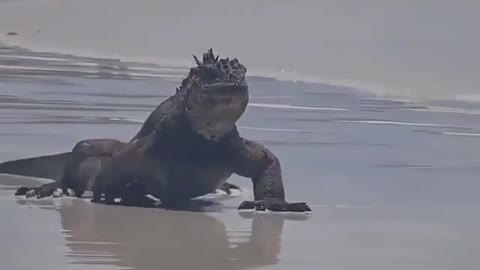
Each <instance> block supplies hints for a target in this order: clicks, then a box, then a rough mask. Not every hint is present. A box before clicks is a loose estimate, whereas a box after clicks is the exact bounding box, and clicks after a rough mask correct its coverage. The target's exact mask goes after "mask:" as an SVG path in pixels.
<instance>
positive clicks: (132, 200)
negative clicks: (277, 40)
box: [0, 49, 311, 212]
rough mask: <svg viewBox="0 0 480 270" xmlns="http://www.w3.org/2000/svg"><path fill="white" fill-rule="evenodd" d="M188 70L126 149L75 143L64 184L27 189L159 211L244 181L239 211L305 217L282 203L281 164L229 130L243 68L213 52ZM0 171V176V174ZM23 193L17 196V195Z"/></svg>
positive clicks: (243, 102) (243, 94) (240, 106)
mask: <svg viewBox="0 0 480 270" xmlns="http://www.w3.org/2000/svg"><path fill="white" fill-rule="evenodd" d="M194 58H195V60H196V62H197V66H196V67H194V68H192V69H190V73H189V75H188V76H187V77H186V78H185V79H184V80H183V81H182V83H181V86H180V87H179V88H177V90H176V92H175V94H174V95H173V96H171V97H170V98H168V99H167V100H165V101H164V102H162V103H161V104H160V105H159V106H158V107H157V108H156V109H155V110H154V111H153V112H152V113H151V114H150V116H149V117H148V118H147V119H146V121H145V122H144V124H143V126H142V128H141V129H140V130H139V132H138V133H137V134H136V135H135V136H134V137H133V138H132V140H131V141H130V142H128V143H122V142H119V141H115V140H109V139H104V140H86V141H82V142H80V143H78V144H77V145H76V147H75V148H74V149H73V151H72V157H71V160H70V162H69V163H68V165H67V166H66V167H65V168H66V170H65V172H64V174H63V180H62V181H60V182H59V183H57V184H55V183H53V184H47V185H44V186H41V187H40V188H37V189H33V190H34V192H35V194H36V195H37V196H40V197H42V196H49V195H51V194H52V193H53V191H54V190H55V189H56V188H57V187H59V186H60V187H61V188H62V189H63V190H65V191H66V190H67V189H68V188H74V189H75V192H78V194H77V196H81V193H83V191H84V190H92V191H93V192H94V199H93V201H95V202H101V199H102V195H104V197H105V201H104V202H105V203H113V199H114V198H116V197H121V198H122V201H123V204H127V205H140V206H141V205H144V204H148V203H149V202H148V201H145V200H144V198H145V196H144V195H145V194H151V195H153V196H155V197H157V198H158V199H160V200H161V202H162V205H164V206H165V207H172V208H177V207H182V205H186V204H188V202H189V200H190V199H192V198H195V197H198V196H202V195H205V194H208V193H210V192H214V191H215V189H217V188H221V187H222V186H223V187H228V186H229V185H230V184H229V183H227V182H226V180H227V179H228V178H229V177H230V176H231V175H232V174H238V175H241V176H243V177H247V178H250V179H251V180H252V183H253V188H254V198H255V201H245V202H243V203H242V204H241V205H240V207H239V208H240V209H246V208H255V209H257V210H266V209H268V210H271V211H300V212H304V211H311V209H310V207H309V206H308V205H307V204H306V203H304V202H299V203H289V202H287V201H286V200H285V191H284V187H283V180H282V172H281V166H280V161H279V160H278V158H277V157H276V156H275V155H274V154H273V153H272V152H271V151H270V150H268V149H267V148H266V147H265V146H263V145H261V144H259V143H256V142H253V141H250V140H247V139H244V138H242V137H241V136H240V135H239V133H238V131H237V127H236V122H237V121H238V119H239V118H240V117H241V115H242V114H243V113H244V111H245V109H246V106H247V103H248V86H247V83H246V81H245V73H246V68H245V67H244V66H243V65H242V64H241V63H240V62H239V61H238V60H237V59H233V60H230V59H228V58H226V59H219V57H218V56H215V55H214V54H213V51H212V49H210V50H209V51H208V52H207V53H205V54H204V55H203V59H202V61H199V60H198V59H197V58H196V57H194ZM1 168H2V164H0V172H2V169H1ZM25 190H28V188H23V190H22V193H24V192H23V191H25Z"/></svg>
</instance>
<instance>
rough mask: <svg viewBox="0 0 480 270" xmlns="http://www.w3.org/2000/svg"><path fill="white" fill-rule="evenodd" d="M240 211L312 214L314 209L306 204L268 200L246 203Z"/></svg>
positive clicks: (242, 204) (241, 205) (241, 206)
mask: <svg viewBox="0 0 480 270" xmlns="http://www.w3.org/2000/svg"><path fill="white" fill-rule="evenodd" d="M238 209H239V210H245V209H249V210H250V209H255V210H257V211H265V210H269V211H273V212H311V211H312V209H311V208H310V206H308V204H307V203H305V202H294V203H288V202H286V201H283V200H279V199H266V200H260V201H244V202H242V203H241V204H240V206H239V207H238Z"/></svg>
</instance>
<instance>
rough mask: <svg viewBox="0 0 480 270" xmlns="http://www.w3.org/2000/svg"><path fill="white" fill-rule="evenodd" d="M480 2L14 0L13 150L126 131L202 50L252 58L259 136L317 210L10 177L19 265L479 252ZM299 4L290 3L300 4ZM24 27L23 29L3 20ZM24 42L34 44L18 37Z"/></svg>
mask: <svg viewBox="0 0 480 270" xmlns="http://www.w3.org/2000/svg"><path fill="white" fill-rule="evenodd" d="M478 10H479V8H478V3H477V2H476V1H457V2H455V3H453V2H449V1H422V2H421V3H420V2H414V1H401V2H396V3H393V2H389V3H387V2H384V1H373V0H368V1H361V2H358V1H342V2H339V1H335V2H334V1H307V0H305V1H299V2H292V1H290V2H289V1H255V2H254V1H242V2H238V1H237V2H234V1H213V0H207V1H202V2H201V3H200V2H198V1H197V2H195V1H175V2H174V1H146V0H145V1H136V2H132V1H123V0H117V1H111V0H102V1H90V0H85V1H82V2H78V1H70V0H67V1H54V0H42V1H31V0H23V1H20V0H11V1H0V42H1V45H0V127H1V128H0V139H1V143H0V146H1V147H0V162H2V161H6V160H11V159H17V158H22V157H26V156H35V155H43V154H48V153H56V152H61V151H65V150H69V149H71V148H72V147H73V145H74V144H75V143H76V142H77V141H79V140H82V139H86V138H117V139H120V140H128V139H129V138H131V137H132V136H133V135H134V134H135V133H136V131H137V130H138V129H139V128H140V126H141V123H142V122H143V120H144V119H145V118H146V117H147V116H148V114H149V113H150V112H151V111H152V110H153V109H154V108H155V107H156V106H157V105H158V104H159V103H160V102H161V101H163V100H164V99H165V98H166V97H168V96H169V95H171V94H172V93H173V92H174V89H175V87H176V86H177V85H178V84H179V82H180V80H181V78H182V77H183V76H184V75H185V74H186V72H187V68H188V67H189V66H190V65H192V64H193V62H192V59H191V58H190V55H191V54H192V53H196V54H199V53H201V52H203V51H204V50H205V49H206V48H209V47H214V48H216V50H217V51H218V52H219V53H221V54H222V56H228V57H238V58H240V60H241V61H242V62H244V63H245V64H246V65H247V68H248V70H249V72H248V75H249V77H248V83H249V87H250V95H251V102H250V104H249V107H248V109H247V112H246V114H245V115H244V116H243V117H242V118H241V120H240V122H239V129H240V132H241V135H242V136H244V137H246V138H249V139H253V140H256V141H258V142H261V143H263V144H265V145H266V146H267V147H268V148H269V149H271V150H272V151H273V152H274V153H275V154H276V155H277V156H278V157H279V158H280V160H281V163H282V168H283V174H284V181H285V187H286V192H287V198H288V200H291V201H306V202H308V203H309V204H310V205H311V206H312V208H313V213H311V214H310V215H296V214H273V213H264V214H262V213H252V212H245V213H240V212H238V211H237V210H236V207H237V206H238V204H239V203H240V202H241V201H242V200H243V199H251V196H252V194H251V193H252V186H251V183H250V181H249V180H248V179H244V178H241V177H238V176H234V177H232V179H231V181H232V182H234V183H236V184H239V185H240V186H241V187H242V188H243V189H244V191H243V192H242V193H241V194H236V195H235V196H233V197H228V196H224V195H222V194H212V195H211V196H208V197H207V199H209V200H212V201H214V202H215V204H214V205H213V206H212V207H208V208H206V209H205V212H195V213H194V212H176V211H163V210H160V209H139V208H129V207H113V206H112V207H109V206H104V205H97V204H92V203H90V202H89V201H88V199H85V200H83V199H69V198H63V199H43V200H35V199H32V200H25V199H23V198H15V197H14V196H13V195H12V194H13V191H14V190H15V188H16V187H18V186H20V185H26V184H28V185H32V184H39V183H40V180H39V179H28V178H21V177H20V178H19V177H12V176H7V175H1V176H0V215H1V216H2V217H5V218H2V219H1V221H0V237H1V239H2V241H1V244H0V251H1V252H0V265H1V268H2V269H9V270H20V269H21V270H23V269H32V268H34V267H36V268H38V267H40V268H46V269H86V268H88V269H139V270H150V269H157V268H165V269H214V270H215V269H218V270H223V269H292V268H295V269H319V268H322V269H333V270H337V269H338V270H340V269H342V270H343V269H368V270H372V269H382V270H384V269H389V270H390V269H422V270H424V269H432V270H433V269H434V270H440V269H478V266H479V265H480V262H479V260H478V256H477V254H478V253H479V252H480V237H479V236H480V233H479V229H478V228H479V227H480V226H479V225H480V219H479V218H478V215H477V213H478V212H479V210H480V198H479V196H478V190H479V188H480V182H479V181H478V175H480V168H479V166H478V164H480V155H479V153H480V108H479V107H478V104H477V102H476V101H478V94H479V92H478V85H479V84H478V76H477V73H478V72H477V71H478V70H480V68H479V66H478V63H479V62H480V61H478V54H477V53H476V50H477V48H478V45H479V39H478V36H477V35H474V34H472V33H473V31H474V27H473V26H475V25H476V23H477V22H478V16H477V13H478ZM289 16H290V17H289ZM8 32H16V33H17V35H3V33H8ZM12 45H19V47H15V46H12Z"/></svg>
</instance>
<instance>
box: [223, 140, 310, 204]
mask: <svg viewBox="0 0 480 270" xmlns="http://www.w3.org/2000/svg"><path fill="white" fill-rule="evenodd" d="M232 144H233V149H234V153H233V156H234V168H235V173H237V174H239V175H241V176H244V177H249V178H251V179H252V182H253V191H254V197H255V201H245V202H243V203H242V204H241V205H240V206H239V209H251V208H255V209H257V210H265V209H268V210H271V211H294V212H305V211H311V209H310V207H309V206H308V205H307V204H306V203H304V202H296V203H288V202H287V201H286V200H285V191H284V188H283V180H282V172H281V166H280V161H279V160H278V158H277V157H276V156H275V155H274V154H273V153H272V152H271V151H270V150H268V149H267V148H266V147H265V146H263V145H261V144H259V143H256V142H253V141H249V140H245V139H243V138H239V139H236V140H235V141H234V142H232Z"/></svg>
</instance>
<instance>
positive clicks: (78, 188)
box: [15, 139, 125, 198]
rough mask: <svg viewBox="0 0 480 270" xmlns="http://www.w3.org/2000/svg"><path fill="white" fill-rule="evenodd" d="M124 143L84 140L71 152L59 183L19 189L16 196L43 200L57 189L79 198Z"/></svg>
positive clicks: (107, 140) (90, 187)
mask: <svg viewBox="0 0 480 270" xmlns="http://www.w3.org/2000/svg"><path fill="white" fill-rule="evenodd" d="M124 145H125V143H123V142H120V141H117V140H110V139H94V140H84V141H81V142H79V143H77V144H76V145H75V147H74V148H73V150H72V154H73V157H72V160H71V161H70V162H69V164H67V166H66V167H65V171H64V173H63V178H62V180H61V181H59V182H53V183H48V184H44V185H42V186H40V187H37V188H29V187H21V188H19V189H18V190H17V192H16V193H15V194H16V195H26V196H27V197H33V196H36V197H37V198H43V197H48V196H52V195H54V192H55V191H56V190H58V189H60V190H62V192H59V193H62V194H60V195H59V196H61V195H63V194H67V195H69V196H76V197H81V196H82V195H83V193H84V192H85V191H86V190H90V191H91V190H92V186H93V184H94V182H95V179H96V176H97V175H98V173H99V172H100V171H101V169H102V164H103V162H104V161H105V160H108V159H110V158H111V157H112V156H113V155H114V153H116V152H117V151H119V149H121V148H122V147H123V146H124Z"/></svg>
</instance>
